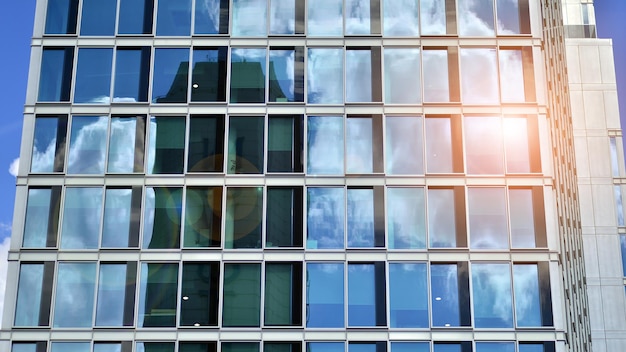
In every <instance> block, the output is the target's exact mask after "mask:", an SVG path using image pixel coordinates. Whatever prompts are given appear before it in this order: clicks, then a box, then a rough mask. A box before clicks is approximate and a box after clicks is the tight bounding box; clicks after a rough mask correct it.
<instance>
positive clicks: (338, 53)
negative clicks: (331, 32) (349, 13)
mask: <svg viewBox="0 0 626 352" xmlns="http://www.w3.org/2000/svg"><path fill="white" fill-rule="evenodd" d="M324 1H327V0H324ZM320 2H323V1H318V2H316V3H315V8H317V9H319V8H321V6H320ZM309 4H311V2H309ZM339 4H340V5H339V6H340V8H341V1H340V2H339ZM309 15H310V14H309ZM324 16H328V14H324ZM309 26H311V23H310V22H309ZM309 34H310V33H309ZM370 78H371V73H370ZM366 89H369V90H370V91H371V85H370V88H366ZM307 99H308V102H309V104H341V103H343V49H326V48H309V49H308V61H307Z"/></svg>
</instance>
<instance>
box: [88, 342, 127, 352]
mask: <svg viewBox="0 0 626 352" xmlns="http://www.w3.org/2000/svg"><path fill="white" fill-rule="evenodd" d="M132 349H133V345H132V342H131V341H123V342H94V344H93V352H130V351H132Z"/></svg>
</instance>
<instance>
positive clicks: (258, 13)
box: [232, 0, 267, 37]
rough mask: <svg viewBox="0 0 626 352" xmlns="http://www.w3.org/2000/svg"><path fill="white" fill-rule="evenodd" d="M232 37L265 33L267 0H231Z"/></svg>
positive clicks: (255, 35) (258, 35) (254, 35)
mask: <svg viewBox="0 0 626 352" xmlns="http://www.w3.org/2000/svg"><path fill="white" fill-rule="evenodd" d="M232 11H233V31H232V35H233V37H235V36H236V37H262V36H265V35H267V22H266V21H267V0H233V10H232Z"/></svg>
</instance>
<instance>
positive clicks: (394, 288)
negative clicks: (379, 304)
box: [389, 263, 430, 352]
mask: <svg viewBox="0 0 626 352" xmlns="http://www.w3.org/2000/svg"><path fill="white" fill-rule="evenodd" d="M389 319H390V321H389V326H390V327H391V328H427V327H429V326H430V324H429V321H428V274H427V267H426V263H389ZM426 346H428V344H426ZM408 347H416V346H412V345H407V346H405V345H402V346H397V348H393V343H392V348H391V350H392V352H403V351H405V349H406V348H408ZM396 349H397V351H395V350H396ZM406 351H408V350H406Z"/></svg>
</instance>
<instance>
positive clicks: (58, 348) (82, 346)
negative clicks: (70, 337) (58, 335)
mask: <svg viewBox="0 0 626 352" xmlns="http://www.w3.org/2000/svg"><path fill="white" fill-rule="evenodd" d="M90 351H91V344H90V343H89V342H56V341H54V342H51V343H50V352H90Z"/></svg>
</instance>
